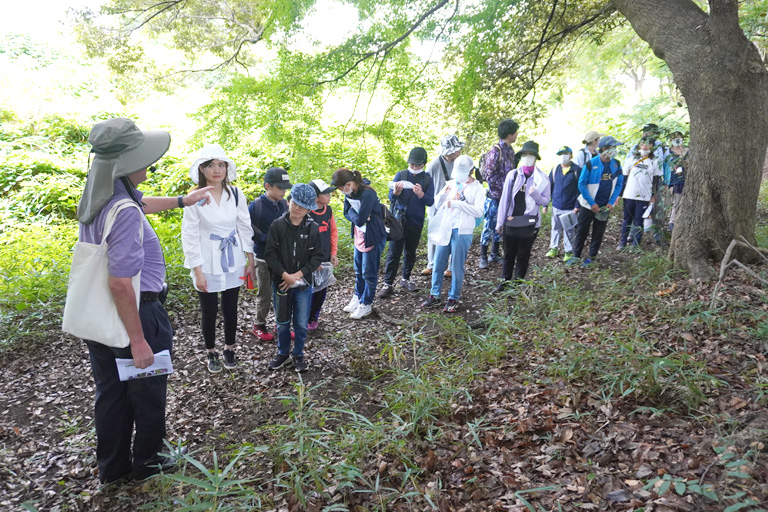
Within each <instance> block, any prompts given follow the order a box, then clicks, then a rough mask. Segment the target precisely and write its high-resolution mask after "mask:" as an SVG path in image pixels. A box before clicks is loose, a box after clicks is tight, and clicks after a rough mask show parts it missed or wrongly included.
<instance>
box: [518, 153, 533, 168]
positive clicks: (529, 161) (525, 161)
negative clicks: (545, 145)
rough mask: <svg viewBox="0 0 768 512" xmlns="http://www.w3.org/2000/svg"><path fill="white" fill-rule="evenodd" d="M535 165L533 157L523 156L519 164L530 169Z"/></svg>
mask: <svg viewBox="0 0 768 512" xmlns="http://www.w3.org/2000/svg"><path fill="white" fill-rule="evenodd" d="M535 163H536V157H535V156H533V155H525V156H524V157H523V158H521V159H520V164H521V165H522V166H523V167H532V166H533V164H535Z"/></svg>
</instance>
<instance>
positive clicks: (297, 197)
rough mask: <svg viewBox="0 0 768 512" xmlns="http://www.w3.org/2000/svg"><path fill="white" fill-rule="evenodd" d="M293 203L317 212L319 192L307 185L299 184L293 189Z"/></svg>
mask: <svg viewBox="0 0 768 512" xmlns="http://www.w3.org/2000/svg"><path fill="white" fill-rule="evenodd" d="M291 201H293V202H294V203H296V204H297V205H299V206H301V207H302V208H306V209H307V210H317V203H316V202H315V201H317V192H315V189H314V188H312V187H311V186H309V185H307V184H306V183H297V184H295V185H294V186H293V188H292V189H291Z"/></svg>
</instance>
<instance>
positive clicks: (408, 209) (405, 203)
mask: <svg viewBox="0 0 768 512" xmlns="http://www.w3.org/2000/svg"><path fill="white" fill-rule="evenodd" d="M393 181H395V182H398V181H410V182H411V183H414V184H415V183H418V184H419V185H421V189H422V190H423V192H424V196H423V197H422V198H421V199H419V196H417V195H416V194H415V193H414V191H413V190H406V189H403V191H402V192H400V195H399V196H396V195H395V194H394V193H393V192H394V191H393V190H392V189H389V204H390V205H391V211H392V213H395V211H396V210H397V209H402V210H405V213H404V214H403V216H402V217H401V220H402V221H403V224H408V225H410V226H424V208H426V207H427V206H432V205H433V204H434V203H435V189H434V186H433V185H432V177H431V176H430V175H429V174H427V173H426V172H420V173H419V174H413V173H412V172H411V171H409V170H407V169H406V170H404V171H400V172H399V173H397V174H395V179H394V180H393Z"/></svg>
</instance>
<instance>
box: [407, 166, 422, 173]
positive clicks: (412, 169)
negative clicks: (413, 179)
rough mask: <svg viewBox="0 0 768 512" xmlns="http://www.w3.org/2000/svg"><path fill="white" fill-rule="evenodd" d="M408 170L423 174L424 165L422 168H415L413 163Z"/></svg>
mask: <svg viewBox="0 0 768 512" xmlns="http://www.w3.org/2000/svg"><path fill="white" fill-rule="evenodd" d="M408 170H409V171H411V174H421V173H422V172H424V166H422V167H421V169H414V168H413V166H412V165H408Z"/></svg>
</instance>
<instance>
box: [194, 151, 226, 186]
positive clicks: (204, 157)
mask: <svg viewBox="0 0 768 512" xmlns="http://www.w3.org/2000/svg"><path fill="white" fill-rule="evenodd" d="M209 160H221V161H222V162H227V179H228V180H229V181H235V180H236V179H237V166H236V165H235V161H234V160H232V159H231V158H229V157H228V156H227V153H226V152H224V148H222V147H221V146H219V145H218V144H206V145H205V146H203V149H201V150H200V153H199V154H198V155H197V160H195V161H194V162H193V163H192V165H191V166H190V167H189V177H190V178H192V181H194V182H195V185H197V184H198V183H199V182H200V164H202V163H204V162H207V161H209Z"/></svg>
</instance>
